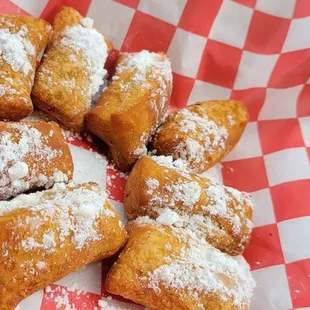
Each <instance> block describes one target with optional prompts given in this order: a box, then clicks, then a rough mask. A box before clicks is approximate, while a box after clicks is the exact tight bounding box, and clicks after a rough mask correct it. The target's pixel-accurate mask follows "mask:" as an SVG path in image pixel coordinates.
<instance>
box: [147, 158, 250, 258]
mask: <svg viewBox="0 0 310 310" xmlns="http://www.w3.org/2000/svg"><path fill="white" fill-rule="evenodd" d="M152 160H154V161H155V162H156V163H157V164H160V165H163V166H164V167H167V168H169V169H173V170H175V173H174V176H173V178H169V177H163V179H161V180H162V181H161V183H159V182H158V184H157V182H156V181H157V180H155V182H154V181H153V180H154V179H153V178H151V177H150V178H147V179H146V180H145V183H146V185H147V191H146V194H147V195H148V198H147V201H146V202H145V206H144V207H145V210H150V209H151V210H152V212H153V214H155V215H157V216H158V217H159V219H160V220H159V222H160V223H161V224H166V225H173V226H175V227H182V228H186V229H189V230H190V231H192V232H194V233H195V234H196V235H197V236H199V237H200V238H206V239H207V240H209V242H210V243H211V244H214V246H216V247H218V246H219V247H220V245H219V244H218V238H219V237H222V238H223V239H225V242H228V244H231V242H233V243H235V242H239V244H238V246H237V247H240V249H243V248H244V244H245V243H246V242H247V240H248V237H249V235H250V232H251V229H252V226H253V224H252V222H251V219H250V218H248V217H249V216H251V211H250V209H252V208H253V205H252V202H251V199H250V197H249V195H248V194H247V193H245V192H240V191H238V190H236V189H233V188H231V187H227V186H223V185H220V184H218V183H215V182H213V181H211V180H209V179H208V178H206V177H204V176H201V175H198V174H195V173H192V172H188V171H185V170H180V169H179V168H176V167H175V166H174V161H173V160H172V158H171V157H165V156H158V157H156V156H154V157H152ZM164 173H166V175H167V176H168V175H170V173H169V170H168V169H167V171H166V170H165V171H164ZM151 175H152V174H150V176H151ZM155 185H156V186H155ZM171 211H173V213H171ZM175 213H176V215H177V216H175ZM146 214H148V213H147V212H146ZM167 215H168V219H167ZM170 215H171V216H172V218H173V220H172V219H171V218H170ZM152 216H153V215H152ZM162 219H163V221H162ZM223 223H225V225H223ZM236 240H239V241H236ZM214 241H215V242H214ZM225 247H226V246H225ZM222 249H223V250H224V248H222ZM240 249H239V248H238V250H232V249H229V251H230V253H233V252H232V251H235V252H236V253H239V251H240Z"/></svg>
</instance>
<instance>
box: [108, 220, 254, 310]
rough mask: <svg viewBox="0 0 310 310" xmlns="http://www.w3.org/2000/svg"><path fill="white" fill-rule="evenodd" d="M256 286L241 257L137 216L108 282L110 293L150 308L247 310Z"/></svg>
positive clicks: (170, 309) (156, 309) (182, 231)
mask: <svg viewBox="0 0 310 310" xmlns="http://www.w3.org/2000/svg"><path fill="white" fill-rule="evenodd" d="M254 287H255V282H254V280H253V278H252V276H251V274H250V271H249V266H248V265H247V263H246V262H245V260H244V259H243V257H242V256H239V257H231V256H229V255H227V254H225V253H222V252H221V251H219V250H217V249H215V248H214V247H212V246H211V245H209V244H208V243H207V242H205V241H204V240H202V239H199V238H197V237H196V236H195V235H193V234H191V233H190V232H187V231H186V230H183V229H176V228H169V227H167V226H160V225H158V224H156V223H153V222H152V221H149V220H147V219H141V218H140V219H138V220H136V222H133V223H130V224H129V239H128V242H127V244H126V246H125V248H124V249H123V251H122V253H121V254H120V256H119V258H118V260H117V261H116V262H115V264H114V266H113V267H112V269H111V270H110V272H109V274H108V276H107V280H106V289H107V290H108V291H109V292H110V293H113V294H116V295H121V296H123V297H125V298H128V299H131V300H133V301H134V302H136V303H139V304H142V305H144V306H146V307H147V308H148V309H151V310H163V309H165V310H199V309H201V310H203V309H205V310H224V309H225V310H247V309H249V303H250V299H251V296H252V291H253V288H254Z"/></svg>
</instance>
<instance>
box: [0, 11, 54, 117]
mask: <svg viewBox="0 0 310 310" xmlns="http://www.w3.org/2000/svg"><path fill="white" fill-rule="evenodd" d="M50 31H51V26H50V25H49V24H48V23H47V22H45V21H44V20H42V19H39V18H35V17H31V16H14V15H3V14H0V51H1V53H0V71H1V75H0V120H11V121H18V120H21V119H22V118H24V117H26V116H27V115H29V114H30V113H31V112H32V111H33V105H32V101H31V99H30V92H31V88H32V85H33V80H34V74H35V68H36V59H37V56H38V54H39V53H40V52H41V51H42V50H43V49H44V48H45V46H46V44H47V42H48V38H49V33H50Z"/></svg>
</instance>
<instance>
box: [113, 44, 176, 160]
mask: <svg viewBox="0 0 310 310" xmlns="http://www.w3.org/2000/svg"><path fill="white" fill-rule="evenodd" d="M122 56H123V58H121V60H120V61H119V63H118V65H117V67H116V72H115V75H114V77H113V81H117V80H119V79H120V78H121V76H122V74H123V73H124V72H131V73H132V74H131V76H130V78H129V79H123V80H122V81H121V82H119V87H120V89H121V90H122V91H123V92H124V93H130V91H131V90H132V89H135V88H136V86H137V85H138V86H139V88H141V89H143V90H145V91H149V92H150V94H149V96H148V99H147V101H146V104H148V106H149V107H150V108H151V109H153V111H154V114H155V116H156V121H155V123H154V124H152V125H153V126H152V128H150V129H149V130H147V131H146V132H144V133H143V134H142V135H141V137H140V143H139V144H138V145H137V147H136V149H135V150H134V152H133V155H134V156H136V157H137V158H139V157H140V156H142V155H144V154H146V153H147V149H146V147H145V145H146V144H147V142H149V140H150V137H151V136H152V135H154V134H155V131H156V129H157V128H158V126H159V125H160V123H161V122H162V119H163V116H164V113H165V111H166V108H167V104H168V101H169V98H170V95H171V84H172V70H171V64H170V61H169V60H168V58H167V57H166V56H165V55H164V54H160V53H152V52H149V51H146V50H142V51H141V52H139V53H124V54H123V55H122Z"/></svg>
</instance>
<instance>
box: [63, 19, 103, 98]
mask: <svg viewBox="0 0 310 310" xmlns="http://www.w3.org/2000/svg"><path fill="white" fill-rule="evenodd" d="M81 24H82V25H76V26H73V27H67V28H66V29H65V30H64V33H63V36H64V37H63V38H62V40H61V41H60V44H62V45H63V46H66V47H68V48H70V49H71V50H73V51H75V52H78V53H82V54H83V56H84V57H85V59H86V61H87V64H88V68H87V69H88V71H89V74H90V89H89V96H94V95H95V94H96V93H97V92H98V90H99V87H100V85H102V84H103V79H104V77H105V75H106V73H107V71H106V70H105V69H104V64H105V62H106V59H107V57H108V48H107V44H106V43H105V40H104V37H103V36H102V35H101V34H100V33H99V32H98V31H97V30H96V29H92V28H91V27H90V22H89V19H82V20H81ZM83 25H85V27H83ZM89 104H91V101H90V102H89Z"/></svg>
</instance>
